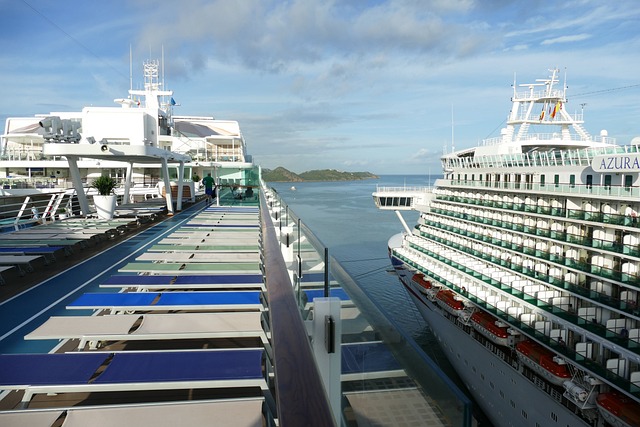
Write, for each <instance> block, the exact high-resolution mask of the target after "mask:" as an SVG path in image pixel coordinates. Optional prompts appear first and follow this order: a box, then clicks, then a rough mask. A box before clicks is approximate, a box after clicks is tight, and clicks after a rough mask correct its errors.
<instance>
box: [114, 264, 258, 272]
mask: <svg viewBox="0 0 640 427" xmlns="http://www.w3.org/2000/svg"><path fill="white" fill-rule="evenodd" d="M118 271H119V272H122V273H126V272H135V273H159V274H176V275H177V274H189V275H192V274H212V273H220V274H234V273H235V274H258V273H260V265H259V264H258V263H204V262H198V263H184V264H180V263H160V262H130V263H128V264H126V265H124V266H123V267H122V268H120V269H119V270H118Z"/></svg>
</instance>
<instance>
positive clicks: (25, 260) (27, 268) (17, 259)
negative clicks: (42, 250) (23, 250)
mask: <svg viewBox="0 0 640 427" xmlns="http://www.w3.org/2000/svg"><path fill="white" fill-rule="evenodd" d="M38 262H44V257H43V256H41V255H0V265H4V266H14V267H16V268H17V269H18V270H19V271H21V272H22V274H24V272H33V271H34V268H33V265H32V264H37V263H38Z"/></svg>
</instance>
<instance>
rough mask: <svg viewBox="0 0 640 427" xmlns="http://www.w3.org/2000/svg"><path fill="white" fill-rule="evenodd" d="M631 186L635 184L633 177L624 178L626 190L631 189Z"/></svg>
mask: <svg viewBox="0 0 640 427" xmlns="http://www.w3.org/2000/svg"><path fill="white" fill-rule="evenodd" d="M631 184H633V176H632V175H625V176H624V186H625V187H626V188H629V187H631Z"/></svg>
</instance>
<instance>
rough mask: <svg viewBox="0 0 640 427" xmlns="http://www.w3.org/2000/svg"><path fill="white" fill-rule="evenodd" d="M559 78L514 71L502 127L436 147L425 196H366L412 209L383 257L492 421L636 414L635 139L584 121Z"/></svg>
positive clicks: (639, 191) (580, 420)
mask: <svg viewBox="0 0 640 427" xmlns="http://www.w3.org/2000/svg"><path fill="white" fill-rule="evenodd" d="M559 80H560V79H559V77H558V70H551V71H550V76H549V77H548V78H546V79H544V80H539V81H536V83H534V84H526V85H520V86H518V85H515V84H514V92H513V97H512V101H513V106H512V109H511V112H510V114H509V117H508V120H507V125H506V127H505V128H504V129H503V130H502V132H501V134H500V136H499V137H497V138H492V139H487V140H484V141H483V142H482V144H480V145H479V146H477V147H474V148H469V149H464V150H460V151H457V152H453V153H448V154H445V155H444V156H443V157H442V164H443V169H444V177H443V179H439V180H437V181H436V183H435V187H434V188H433V189H432V191H431V193H430V196H429V197H425V196H424V193H425V191H424V190H421V191H417V190H415V189H411V190H408V191H405V192H404V193H403V192H399V190H398V189H391V190H389V189H384V188H379V189H378V191H376V193H374V201H375V203H376V205H377V206H378V207H379V208H380V209H392V210H396V211H401V210H407V209H415V210H418V211H419V212H420V218H419V221H418V224H417V225H416V226H415V227H414V228H413V229H408V228H407V227H405V229H406V231H405V233H403V235H402V236H401V237H398V236H396V237H394V238H393V239H392V240H390V256H391V258H392V262H393V264H394V266H395V268H396V271H397V273H398V276H399V278H400V280H401V282H402V284H403V285H404V286H405V287H406V289H407V290H408V291H409V294H410V295H411V297H412V299H413V301H414V302H415V304H416V306H417V307H418V309H419V310H420V312H421V314H422V315H423V317H424V318H425V319H426V320H427V322H428V323H429V324H430V326H431V329H432V330H433V332H434V333H435V334H436V335H437V337H438V339H439V340H440V342H441V343H442V347H443V349H444V351H445V353H446V354H447V356H448V358H449V360H450V361H451V363H452V364H453V365H454V367H455V368H456V371H457V372H458V373H459V375H460V376H461V378H462V379H463V381H464V382H465V383H466V385H467V386H468V388H469V390H470V391H471V392H472V393H473V394H474V395H475V397H476V399H477V401H478V402H479V403H480V405H481V406H482V407H483V409H484V411H485V413H486V414H487V416H488V417H489V418H490V419H491V420H492V422H494V423H495V424H496V425H500V426H507V425H527V426H542V425H559V426H560V425H561V426H566V425H571V426H576V425H592V426H604V425H616V426H633V425H639V424H640V308H638V303H639V302H640V301H639V299H638V287H639V286H640V275H639V273H638V269H639V267H640V245H639V244H640V229H639V228H638V227H639V225H638V222H637V215H638V210H640V180H639V174H640V153H638V147H637V146H633V145H631V146H618V145H616V142H615V140H614V139H613V138H610V137H608V135H607V133H606V132H605V131H602V132H601V133H600V135H598V136H597V137H593V136H591V135H590V134H589V133H588V132H587V131H586V130H585V128H584V127H583V124H582V123H583V114H582V112H579V113H575V114H570V113H569V112H568V111H567V98H566V85H564V86H559ZM547 129H551V130H547ZM401 201H402V203H401Z"/></svg>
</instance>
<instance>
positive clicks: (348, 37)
mask: <svg viewBox="0 0 640 427" xmlns="http://www.w3.org/2000/svg"><path fill="white" fill-rule="evenodd" d="M0 11H1V13H0V95H1V96H2V99H3V101H4V102H3V103H2V106H0V123H1V124H0V126H2V127H1V128H0V129H2V130H3V129H4V122H5V119H6V117H15V116H32V115H34V114H46V113H49V112H55V111H80V110H81V109H82V108H83V107H84V106H88V105H94V106H115V104H114V103H113V99H115V98H123V97H126V96H127V90H128V89H129V85H130V78H129V77H130V75H129V67H130V61H129V58H130V49H131V51H132V57H133V62H132V64H133V82H134V83H133V85H134V88H139V87H141V85H142V83H143V81H142V63H143V62H144V61H145V60H148V59H161V58H162V52H163V51H164V81H165V89H170V90H173V91H174V96H173V98H174V99H175V100H176V102H177V103H178V104H179V106H177V107H175V109H174V114H176V115H206V116H213V117H215V118H218V119H227V120H237V121H238V122H239V123H240V128H241V130H242V132H243V135H244V138H245V140H246V143H247V148H248V151H249V153H250V154H252V155H253V158H254V161H255V162H256V163H258V164H260V165H262V167H264V168H269V169H273V168H275V167H277V166H283V167H285V168H287V169H289V170H292V171H294V172H298V173H300V172H304V171H308V170H314V169H338V170H344V171H369V172H373V173H376V174H438V173H440V171H441V166H440V160H439V159H440V156H441V155H442V154H443V152H444V150H445V149H450V148H451V147H452V146H454V147H455V148H456V149H460V148H467V147H472V146H475V145H477V144H478V143H479V142H480V141H481V140H482V139H484V138H488V137H494V136H498V135H499V134H500V129H501V128H502V127H503V126H504V125H505V119H506V117H507V115H508V113H509V109H510V108H511V101H510V99H511V95H512V93H513V89H512V85H513V83H514V80H515V81H516V83H517V84H521V83H532V82H534V80H536V79H542V78H546V77H547V76H548V74H549V73H548V70H549V69H551V68H558V69H560V70H561V76H562V77H563V78H564V76H566V79H567V80H566V81H567V85H568V99H569V103H568V104H567V105H566V107H565V108H567V110H568V111H569V112H577V111H580V110H582V109H584V114H585V128H586V129H587V130H588V131H589V132H591V133H592V134H594V135H595V134H599V133H600V131H601V130H602V129H606V130H607V131H608V134H609V136H611V137H615V138H617V141H618V143H620V144H628V143H629V142H630V141H631V140H632V139H633V138H634V137H638V136H640V26H639V25H638V23H639V22H640V1H638V0H618V1H600V0H565V1H548V0H545V1H538V0H527V1H517V0H388V1H384V0H371V1H367V0H345V1H339V0H291V1H277V0H213V1H212V0H181V1H180V2H173V1H157V0H154V1H151V0H110V1H108V2H107V1H105V2H93V1H86V0H83V1H77V0H68V1H67V0H58V1H52V0H0ZM583 104H584V105H583Z"/></svg>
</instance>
